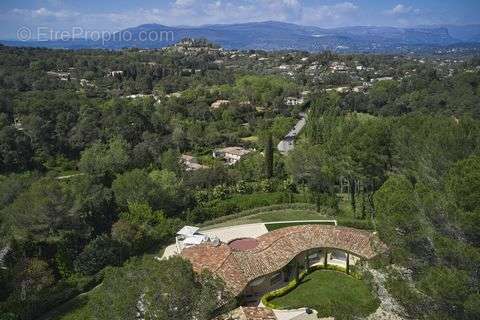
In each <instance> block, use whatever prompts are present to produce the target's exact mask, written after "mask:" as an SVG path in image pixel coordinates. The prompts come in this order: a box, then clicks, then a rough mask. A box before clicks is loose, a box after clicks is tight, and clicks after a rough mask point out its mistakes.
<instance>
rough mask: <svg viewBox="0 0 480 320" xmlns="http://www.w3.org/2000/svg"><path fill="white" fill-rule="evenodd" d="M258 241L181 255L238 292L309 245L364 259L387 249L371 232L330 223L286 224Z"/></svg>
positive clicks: (193, 249) (197, 249)
mask: <svg viewBox="0 0 480 320" xmlns="http://www.w3.org/2000/svg"><path fill="white" fill-rule="evenodd" d="M257 241H258V244H257V246H256V247H255V248H253V249H250V250H244V251H237V250H233V249H232V248H230V247H229V246H228V245H227V244H221V245H219V246H213V245H211V244H208V243H205V244H201V245H198V246H194V247H190V248H186V249H184V250H183V251H182V253H181V255H182V256H183V257H184V258H186V259H187V260H189V261H190V262H191V263H192V265H193V269H194V270H195V271H197V272H200V271H202V270H203V269H208V270H210V271H211V272H213V273H215V274H216V275H218V276H220V277H221V278H222V279H223V280H224V281H225V283H226V285H227V287H229V289H230V290H231V291H232V292H233V293H234V294H236V295H238V294H240V293H241V292H242V291H243V289H244V288H245V287H246V286H247V284H248V283H249V282H251V281H252V280H254V279H257V278H259V277H261V276H264V275H267V274H270V273H273V272H276V271H278V270H280V269H282V268H283V267H284V266H285V265H287V264H288V263H289V262H290V261H291V260H292V259H293V258H295V257H296V256H297V255H298V254H300V253H301V252H303V251H306V250H309V249H314V248H332V249H339V250H343V251H346V252H349V253H352V254H354V255H356V256H359V257H362V258H365V259H371V258H373V257H375V256H376V255H377V254H379V253H381V252H385V251H386V250H387V247H386V245H385V244H383V243H382V242H381V241H380V240H379V239H378V237H377V236H376V235H375V234H373V233H371V232H368V231H364V230H358V229H352V228H346V227H339V226H330V225H302V226H294V227H287V228H283V229H278V230H275V231H272V232H269V233H267V234H264V235H262V236H260V237H258V238H257Z"/></svg>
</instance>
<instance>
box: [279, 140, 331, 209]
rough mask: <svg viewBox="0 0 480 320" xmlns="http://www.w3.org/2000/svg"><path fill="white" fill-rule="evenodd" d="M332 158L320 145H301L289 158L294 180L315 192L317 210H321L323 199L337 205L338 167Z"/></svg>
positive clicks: (290, 170)
mask: <svg viewBox="0 0 480 320" xmlns="http://www.w3.org/2000/svg"><path fill="white" fill-rule="evenodd" d="M332 160H333V159H332V158H331V157H328V156H326V154H325V151H324V149H323V148H322V146H319V145H316V146H309V145H300V146H298V147H296V148H295V149H294V150H293V151H292V152H290V154H289V155H288V158H287V169H288V171H289V173H290V174H291V175H292V176H293V179H294V182H295V183H296V184H298V185H301V184H306V185H307V186H308V187H309V189H310V190H311V191H312V192H313V193H314V195H315V199H316V201H315V202H316V205H317V210H320V204H321V202H322V200H323V201H328V202H329V203H328V204H329V205H332V206H336V205H337V199H336V196H335V193H334V183H335V178H336V176H337V168H336V164H335V163H334V162H333V161H332Z"/></svg>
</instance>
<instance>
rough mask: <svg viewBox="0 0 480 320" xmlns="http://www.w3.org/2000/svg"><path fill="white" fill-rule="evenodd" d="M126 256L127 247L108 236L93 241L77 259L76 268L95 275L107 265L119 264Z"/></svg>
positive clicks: (81, 271) (78, 270) (83, 272)
mask: <svg viewBox="0 0 480 320" xmlns="http://www.w3.org/2000/svg"><path fill="white" fill-rule="evenodd" d="M125 258H126V248H125V247H124V245H123V244H122V243H120V242H118V241H115V240H112V239H110V238H109V237H107V236H99V237H97V238H96V239H94V240H93V241H91V242H90V243H89V244H88V245H87V246H86V247H85V248H84V249H83V251H82V253H80V255H79V256H78V257H77V259H76V260H75V270H76V271H77V272H80V273H82V274H86V275H93V274H95V273H97V272H98V271H100V270H102V269H103V268H104V267H106V266H118V265H120V264H121V263H122V262H123V260H124V259H125Z"/></svg>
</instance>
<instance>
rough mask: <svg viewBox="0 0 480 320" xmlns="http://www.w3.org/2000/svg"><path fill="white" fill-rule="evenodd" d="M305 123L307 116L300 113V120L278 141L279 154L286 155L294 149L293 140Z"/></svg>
mask: <svg viewBox="0 0 480 320" xmlns="http://www.w3.org/2000/svg"><path fill="white" fill-rule="evenodd" d="M306 123H307V114H306V113H305V112H301V113H300V120H298V122H297V123H296V124H295V126H294V127H293V128H292V130H290V132H289V133H288V134H287V135H286V136H285V138H283V140H282V141H280V142H279V143H278V145H277V149H278V151H280V152H281V153H284V154H285V153H288V152H290V151H292V150H293V149H294V148H295V138H296V137H297V136H298V134H299V133H300V132H301V131H302V129H303V127H305V124H306Z"/></svg>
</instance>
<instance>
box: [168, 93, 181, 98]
mask: <svg viewBox="0 0 480 320" xmlns="http://www.w3.org/2000/svg"><path fill="white" fill-rule="evenodd" d="M181 96H182V93H181V92H173V93H170V94H167V95H165V97H166V98H180V97H181Z"/></svg>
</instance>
